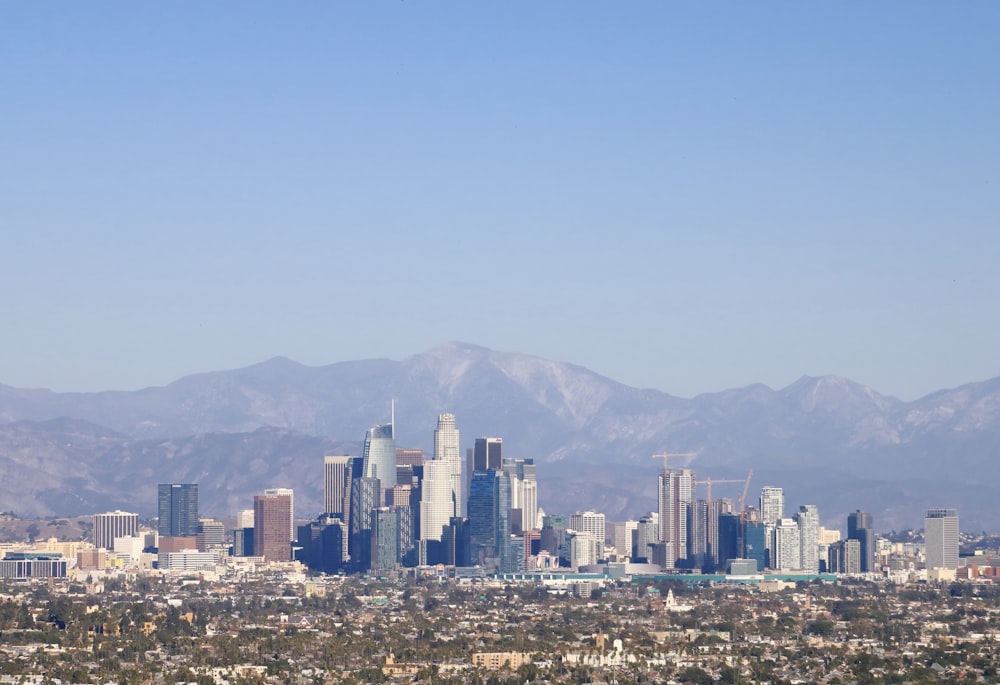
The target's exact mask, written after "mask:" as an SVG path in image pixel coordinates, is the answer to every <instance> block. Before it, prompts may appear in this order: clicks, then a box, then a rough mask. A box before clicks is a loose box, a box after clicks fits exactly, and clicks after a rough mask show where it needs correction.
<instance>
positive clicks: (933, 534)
mask: <svg viewBox="0 0 1000 685" xmlns="http://www.w3.org/2000/svg"><path fill="white" fill-rule="evenodd" d="M924 544H925V547H926V549H925V555H926V566H927V568H958V511H957V510H956V509H928V510H927V517H926V518H925V519H924Z"/></svg>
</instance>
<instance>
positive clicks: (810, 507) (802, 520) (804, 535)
mask: <svg viewBox="0 0 1000 685" xmlns="http://www.w3.org/2000/svg"><path fill="white" fill-rule="evenodd" d="M795 521H796V523H797V524H798V526H799V545H800V550H799V564H800V566H799V568H801V569H802V570H803V571H810V572H812V573H819V510H818V509H817V508H816V505H815V504H803V505H802V506H800V507H799V513H798V514H796V515H795Z"/></svg>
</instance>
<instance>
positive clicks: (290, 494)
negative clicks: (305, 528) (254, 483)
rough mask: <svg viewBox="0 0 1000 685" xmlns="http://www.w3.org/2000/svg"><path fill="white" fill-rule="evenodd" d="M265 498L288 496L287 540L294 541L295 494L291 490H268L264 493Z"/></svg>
mask: <svg viewBox="0 0 1000 685" xmlns="http://www.w3.org/2000/svg"><path fill="white" fill-rule="evenodd" d="M264 494H265V495H267V496H269V497H270V496H275V495H288V506H289V507H290V509H291V510H290V512H289V523H288V539H289V540H295V533H296V532H297V531H296V530H295V492H294V491H293V490H292V489H291V488H268V489H267V490H265V491H264Z"/></svg>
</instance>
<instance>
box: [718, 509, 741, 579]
mask: <svg viewBox="0 0 1000 685" xmlns="http://www.w3.org/2000/svg"><path fill="white" fill-rule="evenodd" d="M743 558H744V556H743V520H742V518H741V517H740V515H739V514H737V513H735V512H727V513H724V514H720V515H719V562H718V564H717V565H716V568H727V567H728V565H729V561H731V560H732V559H743Z"/></svg>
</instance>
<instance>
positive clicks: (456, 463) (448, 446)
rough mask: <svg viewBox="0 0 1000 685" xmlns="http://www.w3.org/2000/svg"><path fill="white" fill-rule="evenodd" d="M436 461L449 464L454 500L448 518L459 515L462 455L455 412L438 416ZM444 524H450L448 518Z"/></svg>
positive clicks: (460, 509)
mask: <svg viewBox="0 0 1000 685" xmlns="http://www.w3.org/2000/svg"><path fill="white" fill-rule="evenodd" d="M434 461H440V462H444V463H445V464H447V465H448V473H449V482H450V483H451V501H452V511H451V513H449V514H448V518H449V519H450V518H451V517H452V516H459V515H461V513H462V457H461V456H460V455H459V450H458V428H456V427H455V415H454V414H441V415H439V416H438V423H437V428H435V429H434ZM425 476H426V471H425ZM442 525H443V526H446V525H448V519H445V521H444V522H443V523H442ZM438 539H439V540H440V538H438Z"/></svg>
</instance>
